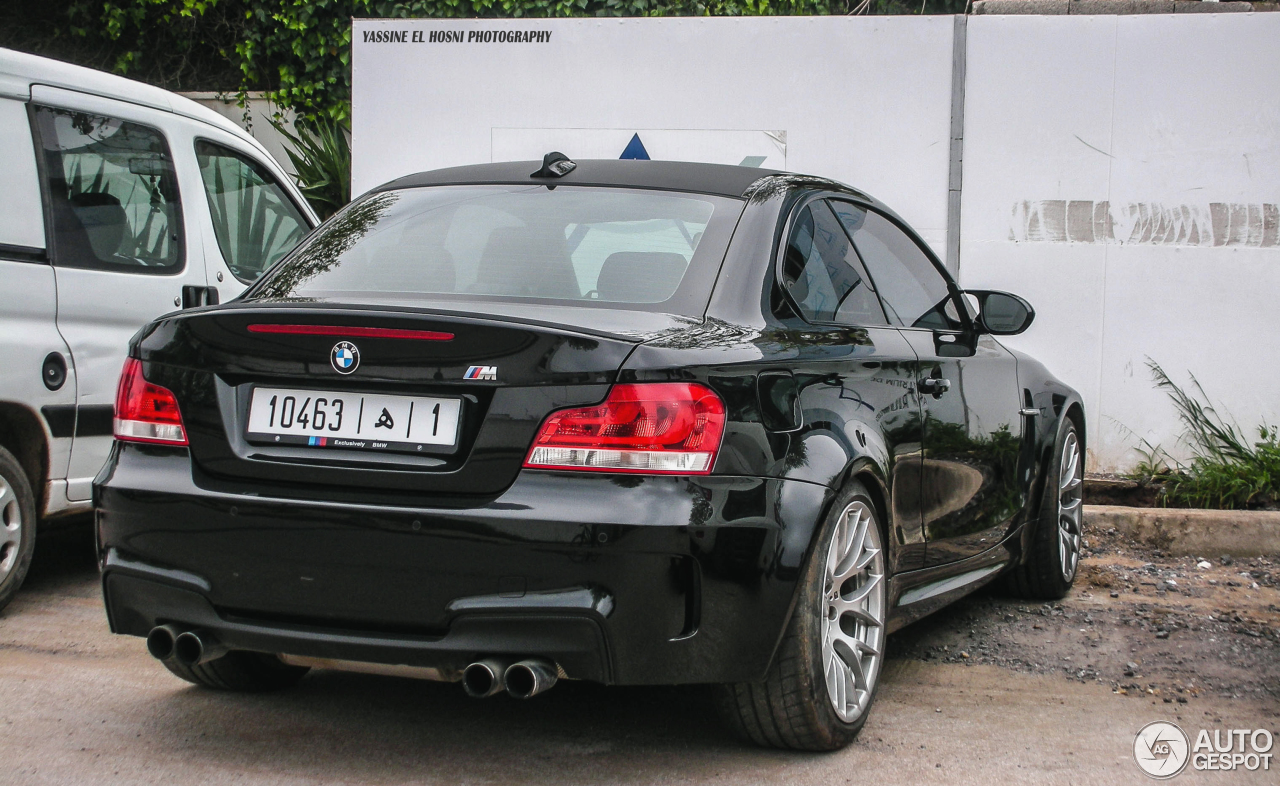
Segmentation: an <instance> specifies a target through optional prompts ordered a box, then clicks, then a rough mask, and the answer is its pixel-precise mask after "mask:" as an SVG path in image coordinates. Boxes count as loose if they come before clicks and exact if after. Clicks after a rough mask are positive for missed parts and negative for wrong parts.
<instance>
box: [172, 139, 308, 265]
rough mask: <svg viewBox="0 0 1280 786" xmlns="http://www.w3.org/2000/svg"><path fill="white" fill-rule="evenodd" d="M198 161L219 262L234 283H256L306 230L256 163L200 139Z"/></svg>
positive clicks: (282, 190) (286, 199)
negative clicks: (230, 274) (227, 269)
mask: <svg viewBox="0 0 1280 786" xmlns="http://www.w3.org/2000/svg"><path fill="white" fill-rule="evenodd" d="M196 160H197V161H198V162H199V164H200V179H201V180H202V181H203V182H204V193H205V196H206V197H208V198H209V217H210V218H212V219H213V231H214V234H215V235H217V238H218V248H219V249H221V250H222V258H223V259H224V260H225V261H226V263H227V267H228V268H230V270H231V272H232V273H233V274H234V275H235V277H236V278H238V279H240V280H241V281H243V282H244V283H246V284H248V283H251V282H253V281H256V280H257V279H258V277H259V276H261V275H262V274H263V273H265V272H266V271H267V269H268V268H270V267H271V266H272V265H274V264H275V263H276V262H277V261H279V259H280V258H281V257H283V256H284V255H285V254H287V253H289V252H290V251H292V250H293V248H294V246H296V245H298V241H300V240H302V237H303V236H304V235H306V234H307V232H308V231H310V226H309V225H308V224H307V221H306V219H304V218H303V217H302V213H301V212H300V211H299V210H298V208H297V207H296V206H295V205H294V204H293V202H291V201H290V200H289V197H288V196H287V195H286V193H285V190H284V189H283V188H281V187H280V185H279V184H278V183H277V182H276V181H275V178H273V177H272V176H271V173H270V171H269V170H268V169H267V168H266V167H264V166H263V165H262V164H260V163H258V162H257V161H254V160H253V159H251V158H249V157H248V156H245V155H241V154H240V153H237V152H235V151H234V150H231V149H229V148H226V147H223V146H222V145H217V144H214V143H213V142H208V141H206V140H203V139H200V140H197V141H196Z"/></svg>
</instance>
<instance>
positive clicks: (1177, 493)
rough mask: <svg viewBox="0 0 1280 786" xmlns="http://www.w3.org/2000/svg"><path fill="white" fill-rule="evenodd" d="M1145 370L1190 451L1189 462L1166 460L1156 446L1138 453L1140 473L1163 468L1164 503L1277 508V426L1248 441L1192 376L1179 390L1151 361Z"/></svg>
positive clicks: (1279, 475)
mask: <svg viewBox="0 0 1280 786" xmlns="http://www.w3.org/2000/svg"><path fill="white" fill-rule="evenodd" d="M1147 368H1149V369H1150V370H1151V374H1152V376H1153V377H1154V378H1155V381H1156V387H1157V388H1160V389H1163V390H1165V391H1166V392H1168V394H1169V398H1170V399H1171V400H1172V401H1173V404H1174V407H1175V408H1176V409H1177V411H1178V418H1179V420H1181V421H1182V424H1183V426H1184V428H1185V433H1184V435H1183V440H1184V441H1185V443H1186V444H1187V447H1188V448H1189V449H1190V450H1191V454H1192V458H1191V461H1190V463H1189V464H1185V465H1184V464H1182V463H1180V462H1177V461H1174V460H1172V459H1170V458H1169V456H1168V455H1167V454H1165V453H1164V451H1162V450H1160V449H1159V448H1151V449H1150V451H1149V452H1144V455H1146V456H1147V458H1146V461H1145V462H1144V463H1145V466H1143V468H1142V469H1143V471H1144V472H1151V471H1152V470H1155V471H1154V472H1152V474H1159V469H1158V468H1157V464H1159V463H1163V464H1165V465H1166V466H1169V467H1170V469H1171V471H1170V472H1169V473H1168V475H1167V477H1168V480H1167V481H1166V483H1165V488H1164V492H1163V494H1162V495H1161V497H1162V502H1163V503H1164V504H1167V505H1173V506H1180V507H1195V508H1222V509H1234V508H1264V507H1271V508H1273V507H1276V506H1277V505H1278V504H1280V428H1277V427H1276V426H1271V425H1268V424H1267V423H1263V424H1262V425H1260V426H1258V438H1257V440H1249V439H1248V438H1246V437H1245V432H1244V430H1243V429H1241V428H1240V426H1239V425H1237V424H1236V423H1235V422H1233V421H1232V420H1230V419H1228V418H1225V417H1223V416H1222V415H1220V414H1219V413H1218V411H1217V410H1216V409H1215V408H1214V407H1213V405H1212V404H1211V403H1209V397H1208V395H1207V394H1206V393H1205V391H1204V388H1203V387H1202V386H1201V385H1200V382H1199V380H1197V379H1196V378H1195V376H1194V375H1193V376H1191V382H1192V385H1193V386H1194V388H1193V390H1191V391H1188V390H1184V389H1183V388H1182V387H1180V386H1179V385H1178V384H1177V383H1175V382H1174V381H1173V380H1172V379H1170V378H1169V375H1168V374H1166V373H1165V371H1164V369H1163V368H1161V367H1160V365H1159V364H1158V363H1156V362H1155V361H1153V360H1150V359H1148V360H1147Z"/></svg>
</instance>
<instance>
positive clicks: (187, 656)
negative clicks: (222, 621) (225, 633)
mask: <svg viewBox="0 0 1280 786" xmlns="http://www.w3.org/2000/svg"><path fill="white" fill-rule="evenodd" d="M226 654H227V648H226V647H224V646H222V645H221V644H219V643H218V640H217V639H215V638H214V637H213V636H212V635H211V634H209V633H206V632H205V631H199V630H189V631H186V632H184V633H180V634H178V637H177V638H175V639H174V640H173V658H174V660H176V661H177V662H178V663H180V664H182V665H183V666H188V667H190V666H199V665H201V664H203V663H208V662H209V661H211V660H217V659H218V658H221V657H222V656H223V655H226Z"/></svg>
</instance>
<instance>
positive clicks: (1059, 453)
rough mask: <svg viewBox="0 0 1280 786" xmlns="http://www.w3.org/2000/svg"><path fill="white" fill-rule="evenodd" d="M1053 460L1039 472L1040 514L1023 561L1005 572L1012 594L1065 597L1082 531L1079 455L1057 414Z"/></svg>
mask: <svg viewBox="0 0 1280 786" xmlns="http://www.w3.org/2000/svg"><path fill="white" fill-rule="evenodd" d="M1054 447H1055V449H1054V458H1053V463H1052V464H1051V465H1050V467H1049V471H1048V472H1047V473H1046V475H1045V484H1044V486H1045V488H1044V497H1043V498H1042V499H1041V501H1040V518H1039V520H1038V521H1037V522H1036V529H1035V532H1033V533H1031V546H1030V549H1029V550H1028V553H1027V559H1026V562H1025V563H1024V564H1022V565H1019V566H1018V567H1016V568H1014V569H1013V570H1012V571H1011V572H1010V573H1009V575H1008V579H1007V587H1008V588H1009V590H1010V591H1011V592H1012V593H1013V594H1014V595H1017V596H1018V597H1022V598H1030V599H1035V600H1058V599H1060V598H1063V597H1065V596H1066V594H1067V591H1068V590H1070V589H1071V585H1072V583H1073V582H1075V579H1076V569H1077V568H1078V567H1079V565H1080V543H1081V538H1082V536H1083V532H1084V455H1083V453H1082V452H1081V450H1080V435H1079V433H1078V432H1077V431H1076V425H1075V423H1073V422H1072V421H1071V420H1069V419H1067V418H1063V425H1062V427H1061V428H1060V429H1059V430H1058V439H1057V442H1056V443H1055V446H1054Z"/></svg>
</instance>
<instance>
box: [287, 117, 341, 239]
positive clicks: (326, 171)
mask: <svg viewBox="0 0 1280 786" xmlns="http://www.w3.org/2000/svg"><path fill="white" fill-rule="evenodd" d="M271 125H272V126H273V127H274V128H275V129H276V130H277V131H279V132H280V133H281V134H282V135H283V136H284V138H285V139H287V140H289V144H290V147H288V148H285V152H286V153H288V154H289V161H290V162H292V163H293V171H294V172H296V173H297V181H298V188H299V189H300V190H301V191H302V194H303V196H305V197H306V198H307V201H308V202H310V203H311V207H313V208H314V209H315V211H316V213H318V214H319V215H320V218H322V219H324V218H328V217H329V216H331V215H333V214H334V213H336V212H338V210H339V209H340V208H341V207H342V206H343V205H345V204H347V203H348V202H350V201H351V144H350V142H349V141H348V140H347V134H348V133H349V132H348V130H347V128H346V126H345V125H344V124H343V123H341V122H339V121H337V120H332V119H329V118H319V119H316V120H312V121H309V122H302V123H299V124H298V125H297V126H296V127H295V130H294V131H290V130H289V129H288V127H287V126H286V125H285V124H284V122H283V120H282V119H281V118H273V119H272V120H271Z"/></svg>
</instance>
